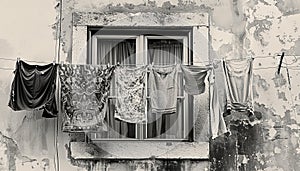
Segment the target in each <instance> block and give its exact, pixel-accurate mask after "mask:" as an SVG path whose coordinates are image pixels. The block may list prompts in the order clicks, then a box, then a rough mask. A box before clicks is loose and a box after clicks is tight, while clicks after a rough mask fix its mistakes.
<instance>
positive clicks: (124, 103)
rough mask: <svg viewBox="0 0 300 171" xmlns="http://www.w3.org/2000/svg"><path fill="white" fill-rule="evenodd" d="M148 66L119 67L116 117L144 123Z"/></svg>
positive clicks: (117, 70) (117, 72)
mask: <svg viewBox="0 0 300 171" xmlns="http://www.w3.org/2000/svg"><path fill="white" fill-rule="evenodd" d="M146 69H147V68H146V67H145V66H143V67H140V68H129V67H117V68H116V70H115V76H116V84H117V103H116V112H115V118H118V119H120V120H123V121H125V122H130V123H143V122H145V121H146V115H145V105H146V103H145V102H146V96H145V94H146V93H145V78H146V72H147V71H146Z"/></svg>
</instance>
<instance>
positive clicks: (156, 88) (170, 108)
mask: <svg viewBox="0 0 300 171" xmlns="http://www.w3.org/2000/svg"><path fill="white" fill-rule="evenodd" d="M177 67H178V66H177V65H172V66H159V67H158V66H155V67H154V66H153V67H152V68H151V71H150V76H149V81H150V86H149V87H150V98H151V108H152V112H153V113H156V114H166V113H175V112H176V104H177V87H178V86H177V77H178V69H177Z"/></svg>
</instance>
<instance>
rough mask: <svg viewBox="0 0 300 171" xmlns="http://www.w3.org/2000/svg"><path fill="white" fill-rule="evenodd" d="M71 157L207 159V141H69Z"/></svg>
mask: <svg viewBox="0 0 300 171" xmlns="http://www.w3.org/2000/svg"><path fill="white" fill-rule="evenodd" d="M70 150H71V151H70V154H71V157H72V158H73V159H87V160H95V159H175V160H176V159H187V160H188V159H194V160H196V159H198V160H208V157H209V143H208V142H193V143H191V142H141V141H139V142H120V141H116V142H114V141H103V142H95V143H85V142H70Z"/></svg>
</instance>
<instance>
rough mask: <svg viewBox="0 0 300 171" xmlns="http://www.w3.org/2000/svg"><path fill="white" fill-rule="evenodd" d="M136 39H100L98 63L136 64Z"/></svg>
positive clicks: (98, 41) (98, 42)
mask: <svg viewBox="0 0 300 171" xmlns="http://www.w3.org/2000/svg"><path fill="white" fill-rule="evenodd" d="M135 54H136V43H135V39H125V40H123V39H98V40H97V59H98V60H97V61H98V64H107V63H110V64H117V63H118V62H119V63H120V64H135V63H136V62H135V61H136V59H135Z"/></svg>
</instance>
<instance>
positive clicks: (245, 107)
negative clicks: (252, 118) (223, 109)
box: [223, 59, 253, 114]
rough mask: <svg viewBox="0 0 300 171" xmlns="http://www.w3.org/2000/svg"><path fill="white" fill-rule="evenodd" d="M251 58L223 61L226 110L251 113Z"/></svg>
mask: <svg viewBox="0 0 300 171" xmlns="http://www.w3.org/2000/svg"><path fill="white" fill-rule="evenodd" d="M252 63H253V59H243V60H231V61H223V69H224V73H225V85H226V97H227V110H229V111H231V110H235V111H239V112H245V111H248V112H250V114H253V94H252V69H253V64H252Z"/></svg>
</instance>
